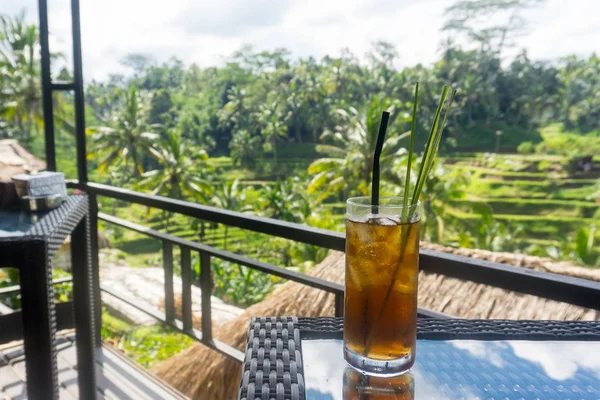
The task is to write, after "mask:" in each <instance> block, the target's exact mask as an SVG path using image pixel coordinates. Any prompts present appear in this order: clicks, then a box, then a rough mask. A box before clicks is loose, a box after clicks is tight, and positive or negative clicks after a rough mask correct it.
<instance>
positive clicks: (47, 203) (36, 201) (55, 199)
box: [21, 194, 65, 212]
mask: <svg viewBox="0 0 600 400" xmlns="http://www.w3.org/2000/svg"><path fill="white" fill-rule="evenodd" d="M64 199H65V198H64V197H63V196H61V195H60V194H53V195H50V196H23V197H22V198H21V203H22V204H23V209H25V210H26V211H29V212H37V211H47V210H52V209H54V208H57V207H59V206H60V205H61V204H62V202H63V201H64Z"/></svg>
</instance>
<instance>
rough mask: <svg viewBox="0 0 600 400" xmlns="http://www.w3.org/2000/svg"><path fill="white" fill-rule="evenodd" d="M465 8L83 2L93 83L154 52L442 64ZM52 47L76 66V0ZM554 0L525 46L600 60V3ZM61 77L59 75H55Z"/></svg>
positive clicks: (404, 1) (54, 26) (390, 0)
mask: <svg viewBox="0 0 600 400" xmlns="http://www.w3.org/2000/svg"><path fill="white" fill-rule="evenodd" d="M455 1H456V0H80V3H81V26H82V41H83V63H84V79H85V80H86V81H90V80H92V79H96V80H102V79H105V78H106V77H108V75H109V74H111V73H127V72H128V70H127V69H126V67H123V66H122V65H121V63H120V60H121V59H122V58H123V57H124V56H125V55H126V54H128V53H147V54H150V55H152V56H153V57H154V58H155V59H156V60H157V61H158V62H163V61H166V60H168V59H169V58H170V57H172V56H175V57H177V58H179V59H181V60H182V61H183V62H185V63H186V64H190V63H196V64H198V65H200V66H210V65H219V64H221V63H223V62H224V59H225V58H226V57H227V56H228V55H231V54H232V53H233V52H234V51H235V50H238V49H239V48H241V47H242V46H243V45H244V44H252V45H254V46H255V48H256V49H257V50H272V49H275V48H277V47H285V48H287V49H289V50H290V51H291V53H292V56H294V57H307V56H314V57H316V58H320V57H322V56H324V55H339V54H340V50H341V49H342V48H345V47H346V48H349V49H350V50H351V51H352V52H353V53H355V54H356V55H357V56H359V58H361V57H363V56H364V54H365V53H366V52H367V51H368V49H369V46H370V44H371V43H372V42H373V41H376V40H386V41H389V42H391V43H393V44H395V45H396V47H397V49H398V52H399V54H400V57H399V59H398V60H397V66H398V67H402V66H410V65H415V64H417V63H423V64H430V63H432V62H434V61H435V60H436V59H437V58H438V57H439V48H440V42H441V40H442V39H443V38H444V33H443V32H441V31H440V28H441V26H442V25H443V23H444V10H445V9H446V7H448V6H449V5H451V4H453V3H454V2H455ZM48 2H49V18H50V22H49V24H50V31H51V49H52V50H53V51H59V52H62V53H63V54H65V56H66V57H67V60H69V59H70V53H71V51H70V47H71V41H70V35H71V28H70V1H69V0H48ZM566 4H567V2H566V1H565V0H547V1H546V2H545V4H543V5H542V6H539V7H537V8H535V9H532V10H528V11H527V12H525V13H524V17H525V18H526V20H527V23H528V28H529V29H528V30H529V33H528V34H527V35H526V36H523V37H520V38H519V39H518V41H517V46H518V47H519V48H523V49H526V50H527V51H528V54H529V56H530V57H531V58H532V59H535V60H554V59H557V58H560V57H562V56H566V55H569V54H577V55H580V56H588V55H589V54H591V53H592V52H597V53H600V24H598V23H597V21H598V15H600V1H599V0H570V1H569V2H568V7H567V6H566ZM22 9H26V11H27V18H28V19H29V20H30V21H31V22H37V18H38V10H37V0H0V14H9V15H14V14H16V13H18V12H19V11H20V10H22ZM53 69H54V68H53Z"/></svg>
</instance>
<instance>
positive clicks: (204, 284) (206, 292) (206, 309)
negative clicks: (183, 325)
mask: <svg viewBox="0 0 600 400" xmlns="http://www.w3.org/2000/svg"><path fill="white" fill-rule="evenodd" d="M200 288H201V289H202V341H203V342H204V343H211V342H212V340H213V339H212V312H211V311H212V310H211V309H212V306H211V295H212V269H211V265H210V254H208V253H205V252H200Z"/></svg>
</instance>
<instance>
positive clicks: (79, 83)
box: [40, 0, 88, 183]
mask: <svg viewBox="0 0 600 400" xmlns="http://www.w3.org/2000/svg"><path fill="white" fill-rule="evenodd" d="M40 1H41V0H40ZM80 19H81V17H80V14H79V0H71V21H72V26H73V83H74V94H75V139H76V144H77V177H78V179H79V182H81V183H87V181H88V173H87V149H86V144H85V103H84V97H83V70H82V56H81V23H80Z"/></svg>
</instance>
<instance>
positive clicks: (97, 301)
mask: <svg viewBox="0 0 600 400" xmlns="http://www.w3.org/2000/svg"><path fill="white" fill-rule="evenodd" d="M88 200H89V227H90V236H89V238H90V253H91V254H90V257H91V261H92V296H93V297H94V309H93V310H92V312H93V313H94V324H95V325H96V326H95V332H94V336H95V337H94V342H95V344H96V348H98V349H99V348H101V347H102V336H101V332H102V295H101V293H100V260H99V259H98V250H99V246H98V198H97V197H96V195H95V194H93V193H89V192H88Z"/></svg>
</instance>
